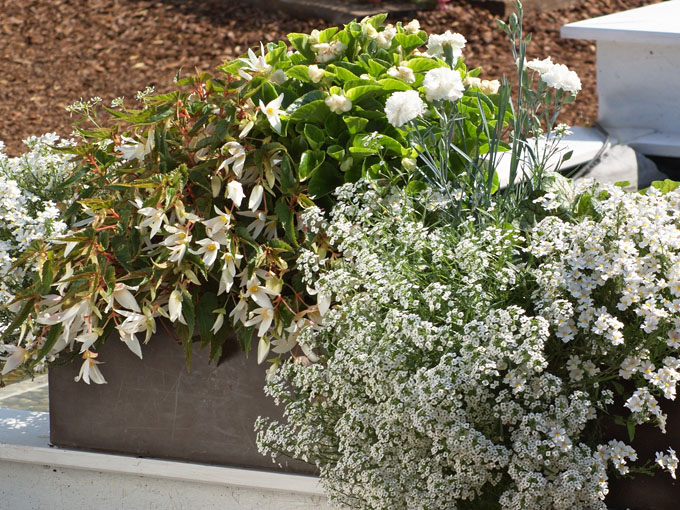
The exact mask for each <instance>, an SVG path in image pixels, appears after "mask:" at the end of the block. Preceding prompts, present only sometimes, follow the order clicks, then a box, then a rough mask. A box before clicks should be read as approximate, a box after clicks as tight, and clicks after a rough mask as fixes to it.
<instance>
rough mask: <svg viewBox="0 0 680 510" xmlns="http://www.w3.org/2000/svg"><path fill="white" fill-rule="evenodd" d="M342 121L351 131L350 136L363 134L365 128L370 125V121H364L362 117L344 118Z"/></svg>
mask: <svg viewBox="0 0 680 510" xmlns="http://www.w3.org/2000/svg"><path fill="white" fill-rule="evenodd" d="M342 120H344V121H345V124H347V129H348V130H349V134H351V135H356V134H358V133H363V132H364V128H365V127H366V124H368V119H364V118H362V117H345V116H343V117H342Z"/></svg>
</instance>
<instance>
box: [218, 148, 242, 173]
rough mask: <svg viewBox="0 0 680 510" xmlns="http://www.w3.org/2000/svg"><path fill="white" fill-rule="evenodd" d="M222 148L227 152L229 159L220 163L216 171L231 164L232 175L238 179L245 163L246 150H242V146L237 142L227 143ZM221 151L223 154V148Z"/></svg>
mask: <svg viewBox="0 0 680 510" xmlns="http://www.w3.org/2000/svg"><path fill="white" fill-rule="evenodd" d="M224 147H225V148H226V149H227V151H228V152H229V154H230V157H229V158H227V159H225V160H224V161H223V162H222V164H221V165H220V166H219V168H218V170H222V169H223V168H225V167H226V166H228V165H231V164H232V163H233V166H232V168H231V169H232V170H233V171H234V174H236V177H238V178H240V177H241V176H242V175H243V165H244V164H245V162H246V150H245V149H244V148H243V145H241V144H240V143H238V142H227V143H226V144H225V145H224ZM222 151H223V152H224V148H223V149H222Z"/></svg>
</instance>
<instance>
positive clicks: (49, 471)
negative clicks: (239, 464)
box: [0, 409, 327, 510]
mask: <svg viewBox="0 0 680 510" xmlns="http://www.w3.org/2000/svg"><path fill="white" fill-rule="evenodd" d="M48 434H49V415H48V413H35V412H28V411H16V410H13V409H0V501H2V508H17V509H22V510H28V509H45V508H50V510H62V509H63V510H72V509H74V508H89V507H90V506H93V505H94V506H96V507H97V508H98V509H99V510H114V509H116V510H117V509H122V508H131V509H137V508H140V509H141V508H145V509H147V508H149V509H151V508H153V509H155V508H158V509H164V510H165V509H174V508H178V509H207V508H215V509H217V508H219V509H221V510H262V509H264V508H277V510H307V509H309V510H312V509H325V508H327V503H326V498H325V496H324V495H323V491H322V490H321V487H320V486H319V484H318V479H317V478H315V477H309V476H300V475H288V474H282V473H273V472H272V473H269V472H266V471H255V470H246V469H234V468H226V467H219V466H210V465H202V464H190V463H184V462H172V461H165V460H157V459H147V458H135V457H127V456H122V455H110V454H102V453H92V452H83V451H75V450H65V449H61V448H52V447H50V446H49V443H48V437H49V436H48Z"/></svg>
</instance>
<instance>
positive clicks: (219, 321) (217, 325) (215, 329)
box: [210, 308, 227, 335]
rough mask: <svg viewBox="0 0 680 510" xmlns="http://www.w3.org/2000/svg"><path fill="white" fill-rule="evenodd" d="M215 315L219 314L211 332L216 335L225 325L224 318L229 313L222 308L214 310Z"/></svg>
mask: <svg viewBox="0 0 680 510" xmlns="http://www.w3.org/2000/svg"><path fill="white" fill-rule="evenodd" d="M213 313H215V314H217V317H216V318H215V322H214V323H213V326H212V328H210V330H211V331H212V332H213V334H214V335H216V334H217V332H218V331H219V330H220V329H222V326H223V325H224V316H225V315H226V314H227V312H226V310H225V309H224V308H220V309H219V310H213Z"/></svg>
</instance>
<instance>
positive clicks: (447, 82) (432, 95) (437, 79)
mask: <svg viewBox="0 0 680 510" xmlns="http://www.w3.org/2000/svg"><path fill="white" fill-rule="evenodd" d="M423 86H424V87H425V97H426V98H427V100H428V101H442V100H443V101H457V100H458V99H460V98H461V97H463V93H464V92H465V87H464V86H463V80H462V79H461V77H460V73H459V72H458V71H456V70H454V69H448V68H446V67H437V68H436V69H432V70H430V71H428V72H427V73H426V74H425V79H424V80H423Z"/></svg>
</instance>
